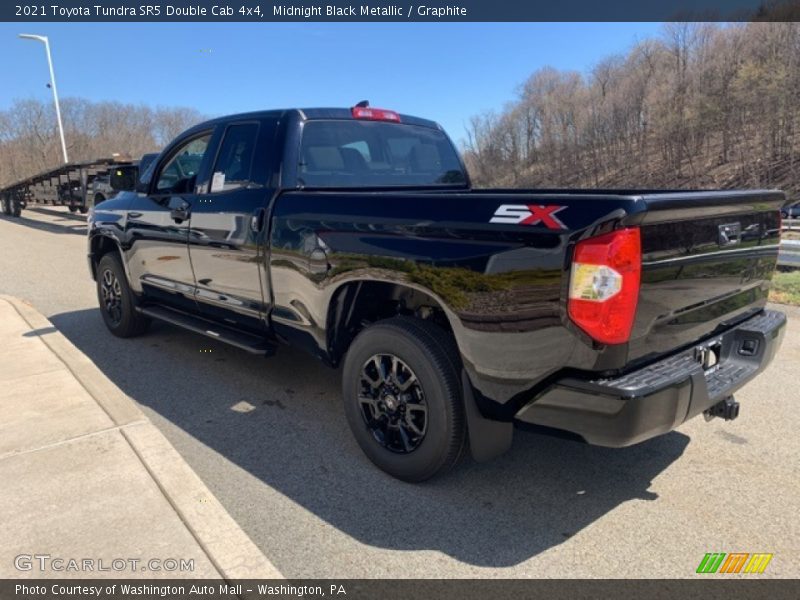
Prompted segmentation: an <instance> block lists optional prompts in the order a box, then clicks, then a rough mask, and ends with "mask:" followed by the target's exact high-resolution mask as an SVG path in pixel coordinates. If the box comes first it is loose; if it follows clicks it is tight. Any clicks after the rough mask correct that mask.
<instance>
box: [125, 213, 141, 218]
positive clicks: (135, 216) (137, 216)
mask: <svg viewBox="0 0 800 600" xmlns="http://www.w3.org/2000/svg"><path fill="white" fill-rule="evenodd" d="M141 216H142V213H140V212H129V213H128V218H129V219H138V218H139V217H141Z"/></svg>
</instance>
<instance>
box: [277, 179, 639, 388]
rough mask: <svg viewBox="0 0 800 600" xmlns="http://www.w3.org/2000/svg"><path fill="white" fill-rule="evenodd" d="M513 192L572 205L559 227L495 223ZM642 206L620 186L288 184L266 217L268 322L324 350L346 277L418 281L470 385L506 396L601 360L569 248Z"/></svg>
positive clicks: (518, 197) (517, 198)
mask: <svg viewBox="0 0 800 600" xmlns="http://www.w3.org/2000/svg"><path fill="white" fill-rule="evenodd" d="M509 203H512V204H520V203H525V204H534V203H535V204H537V205H562V206H565V207H566V208H564V210H562V211H560V212H559V213H558V214H559V217H560V220H561V222H562V223H563V225H564V228H557V229H553V228H549V227H547V226H545V225H544V224H541V223H540V224H538V225H506V224H497V223H490V222H489V221H490V219H491V218H492V216H493V215H494V214H495V211H497V209H498V207H500V206H501V205H503V204H509ZM637 213H638V204H637V202H636V201H634V200H631V199H629V198H621V197H597V196H591V197H582V196H580V195H570V196H569V197H567V196H566V195H546V196H542V195H538V196H537V195H534V194H526V193H519V192H517V193H515V194H513V195H512V194H502V193H500V194H491V193H488V192H486V193H476V192H465V193H453V192H447V193H400V192H374V193H368V192H287V193H284V194H282V195H281V196H279V197H278V199H277V200H276V202H275V205H274V208H273V214H272V220H271V248H270V257H269V264H270V273H271V279H272V289H273V297H274V309H273V313H272V321H273V326H274V327H275V328H276V331H277V332H278V333H280V334H281V335H284V336H286V337H289V338H292V339H293V341H295V342H299V343H300V344H301V345H304V346H306V347H310V348H311V349H312V350H314V351H316V353H318V354H319V355H321V356H323V357H324V355H325V353H326V352H327V321H328V306H329V304H330V301H331V298H332V296H333V294H334V293H335V292H336V290H337V289H339V288H340V286H342V285H344V284H346V283H348V282H352V281H359V280H364V281H376V280H377V281H387V282H392V283H398V284H402V285H404V286H408V287H410V288H414V289H419V290H423V291H425V292H426V293H428V294H429V295H431V296H433V297H434V298H435V299H436V300H437V301H438V302H439V304H440V305H441V306H442V307H443V308H444V310H445V312H446V314H447V317H448V319H449V321H450V324H451V326H452V328H453V331H454V333H455V336H456V339H457V342H458V345H459V348H460V351H461V356H462V360H463V362H464V365H465V367H466V369H467V372H468V373H469V375H470V377H471V379H472V381H473V384H474V385H475V386H476V387H477V388H478V391H480V392H481V393H482V394H483V395H485V396H487V397H489V398H491V399H494V400H497V401H499V402H501V403H503V402H506V401H508V400H509V399H511V398H512V397H514V396H515V395H516V394H519V393H521V392H524V391H525V390H526V389H528V388H530V386H531V384H532V382H536V381H539V380H541V379H543V378H545V377H547V375H549V374H551V373H553V372H555V371H556V370H559V369H563V368H564V367H567V366H574V367H576V368H592V366H593V365H594V364H595V363H596V361H597V349H596V348H594V347H593V345H592V344H591V342H587V340H586V339H585V336H583V335H582V334H581V333H580V332H579V331H577V330H576V329H575V328H574V327H573V326H572V325H571V323H570V322H569V321H568V320H567V318H566V306H565V304H564V301H563V298H565V293H564V289H565V286H566V284H567V277H568V265H569V257H570V253H571V247H572V244H573V243H574V241H575V240H577V239H579V238H580V237H581V236H584V235H591V234H594V233H601V232H603V231H604V229H607V228H610V227H612V226H613V225H614V223H617V222H620V221H624V222H632V221H634V220H635V219H636V218H638V216H639V215H638V214H637Z"/></svg>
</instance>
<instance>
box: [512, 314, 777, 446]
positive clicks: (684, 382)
mask: <svg viewBox="0 0 800 600" xmlns="http://www.w3.org/2000/svg"><path fill="white" fill-rule="evenodd" d="M785 326H786V316H785V315H784V314H783V313H781V312H777V311H771V310H765V311H764V312H762V313H759V314H758V315H756V316H755V317H752V318H751V319H748V320H747V321H745V322H743V323H741V324H739V325H738V326H736V327H734V328H733V329H730V330H728V331H726V332H725V333H723V334H721V335H718V336H715V337H714V338H712V339H710V340H706V341H704V342H703V343H702V344H699V345H698V346H697V347H695V348H691V349H689V350H686V351H683V352H679V353H677V354H674V355H672V356H670V357H668V358H665V359H662V360H660V361H658V362H656V363H653V364H651V365H648V366H646V367H643V368H641V369H638V370H636V371H633V372H631V373H628V374H626V375H622V376H620V377H617V378H613V379H594V380H590V379H578V378H565V379H562V380H559V381H557V382H556V383H554V384H553V385H552V386H550V387H549V388H547V389H546V390H545V391H544V392H542V393H541V394H539V395H538V396H537V397H536V398H534V399H533V400H532V401H531V402H529V403H528V404H526V405H525V406H524V407H523V408H522V409H521V410H520V411H519V412H518V413H517V414H516V416H515V418H516V419H517V420H519V421H522V422H526V423H531V424H535V425H542V426H546V427H552V428H556V429H561V430H564V431H569V432H571V433H574V434H577V435H579V436H581V437H582V438H583V439H585V440H586V441H587V442H589V443H591V444H596V445H600V446H612V447H621V446H629V445H631V444H636V443H638V442H641V441H643V440H646V439H649V438H652V437H654V436H657V435H660V434H662V433H666V432H668V431H670V430H672V429H674V428H675V427H677V426H678V425H680V424H681V423H683V422H684V421H686V420H687V419H690V418H692V417H694V416H696V415H698V414H700V413H702V412H703V411H704V410H706V409H708V408H710V407H711V406H713V405H714V404H717V403H718V402H720V401H722V400H724V399H725V398H727V397H728V396H731V395H732V394H733V393H734V392H735V391H736V390H738V389H739V388H741V387H742V386H743V385H744V384H745V383H747V382H748V381H750V380H751V379H752V378H753V377H755V376H756V375H758V374H759V373H760V372H761V371H763V370H764V369H765V368H766V366H767V365H768V364H769V363H770V362H771V361H772V359H773V357H774V356H775V353H776V352H777V350H778V348H779V347H780V345H781V342H782V341H783V335H784V332H785V329H786V327H785ZM710 346H713V347H714V348H715V349H716V350H717V351H718V355H719V362H718V363H717V365H716V366H714V367H711V368H709V369H706V370H704V369H703V366H702V365H701V363H700V362H699V360H698V358H697V356H698V352H699V351H700V350H701V349H703V348H707V347H710Z"/></svg>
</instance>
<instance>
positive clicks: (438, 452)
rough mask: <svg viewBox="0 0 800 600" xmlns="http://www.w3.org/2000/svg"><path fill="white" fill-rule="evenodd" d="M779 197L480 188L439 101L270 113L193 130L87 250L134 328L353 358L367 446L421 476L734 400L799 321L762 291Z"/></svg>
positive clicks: (383, 464) (127, 329)
mask: <svg viewBox="0 0 800 600" xmlns="http://www.w3.org/2000/svg"><path fill="white" fill-rule="evenodd" d="M784 203H785V198H784V195H783V194H782V193H781V192H778V191H764V190H755V191H689V192H687V191H649V190H563V189H551V190H544V189H532V190H524V189H517V190H504V189H502V190H501V189H492V190H480V189H473V188H471V186H470V180H469V176H468V174H467V171H466V169H465V167H464V164H463V162H462V160H461V158H460V157H459V155H458V153H457V151H456V149H455V148H454V146H453V144H452V143H451V142H450V140H449V139H448V137H447V136H446V135H445V133H444V132H443V131H442V129H441V128H440V127H439V126H438V125H437V124H436V123H433V122H431V121H428V120H425V119H420V118H416V117H411V116H407V115H400V114H398V113H396V112H393V111H389V110H382V109H375V108H370V107H369V106H368V105H365V104H364V103H362V104H360V105H358V106H356V107H353V108H346V109H326V108H315V109H303V110H300V109H292V110H272V111H264V112H255V113H249V114H242V115H234V116H228V117H223V118H220V119H215V120H212V121H208V122H206V123H203V124H201V125H197V126H196V127H193V128H192V129H190V130H189V131H187V132H185V133H183V134H182V135H180V136H179V137H178V138H177V139H175V140H174V141H173V142H172V143H171V144H170V145H169V146H168V147H167V148H166V149H165V150H164V151H163V152H162V153H161V155H160V156H159V157H158V159H156V160H155V161H153V163H152V164H151V165H150V167H149V168H148V169H147V170H146V171H145V172H144V173H143V174H142V175H141V179H140V181H139V183H138V186H137V190H136V191H135V192H123V193H121V194H120V195H119V196H117V197H116V198H114V199H111V200H108V201H106V202H104V203H103V204H102V205H100V206H99V207H97V208H96V210H95V211H94V213H93V214H92V216H91V219H90V227H89V266H90V269H91V272H92V275H93V277H94V278H95V280H96V282H97V292H98V298H99V303H100V309H101V314H102V316H103V319H104V320H105V323H106V325H107V326H108V329H109V330H110V331H111V332H112V333H113V334H115V335H117V336H120V337H130V336H134V335H138V334H141V333H143V332H144V331H145V329H146V328H147V325H148V323H149V321H150V320H151V319H160V320H163V321H167V322H170V323H173V324H175V325H178V326H180V327H184V328H186V329H189V330H193V331H196V332H198V333H199V334H203V335H206V336H210V337H212V338H214V339H217V340H220V341H223V342H227V343H229V344H233V345H235V346H238V347H240V348H242V349H244V350H246V351H249V352H254V353H259V354H267V355H268V354H270V353H272V352H273V351H274V350H275V349H276V348H277V347H279V346H280V345H282V344H293V345H296V346H300V347H302V348H304V349H306V350H307V351H308V352H309V353H311V354H313V355H314V356H316V357H318V358H319V359H321V360H323V361H325V362H326V363H327V364H329V365H331V366H338V365H341V366H342V388H343V397H344V412H345V415H346V417H347V420H348V422H349V425H350V427H351V429H352V432H353V434H354V436H355V438H356V440H357V441H358V444H359V445H360V446H361V448H362V449H363V451H364V452H365V453H366V455H367V456H368V457H369V458H370V459H371V460H372V461H373V462H374V463H375V464H376V465H378V466H379V467H380V468H382V469H384V470H385V471H387V472H388V473H390V474H392V475H394V476H395V477H399V478H401V479H404V480H408V481H421V480H424V479H426V478H429V477H431V476H433V475H435V474H437V473H440V472H442V471H444V470H446V469H447V468H449V467H451V466H452V465H453V464H454V463H455V462H456V461H457V460H458V458H459V456H461V455H462V454H463V452H464V451H465V449H466V448H467V447H469V448H470V450H471V452H472V454H473V456H474V457H476V458H477V459H479V460H485V459H488V458H491V457H492V456H496V455H498V454H499V453H501V452H503V451H505V450H506V449H507V448H508V447H509V445H510V443H511V436H512V429H513V424H514V423H515V422H516V423H527V424H530V425H535V426H538V427H541V428H546V429H547V430H557V431H560V432H563V433H567V434H569V435H571V436H573V437H576V438H579V439H582V440H584V441H586V442H589V443H592V444H600V445H605V446H625V445H629V444H634V443H637V442H640V441H642V440H645V439H648V438H651V437H653V436H656V435H659V434H662V433H665V432H667V431H670V430H671V429H673V428H675V427H677V426H678V425H680V424H681V423H683V422H684V421H685V420H687V419H689V418H691V417H694V416H696V415H699V414H700V413H705V415H706V416H707V417H712V416H720V417H724V418H728V419H730V418H734V417H736V416H737V414H738V411H739V404H738V403H737V402H736V401H735V400H734V399H733V393H734V392H735V391H736V390H737V389H738V388H740V387H741V386H742V385H743V384H745V383H746V382H747V381H749V380H750V379H752V378H753V377H754V376H755V375H756V374H758V373H759V372H760V371H762V370H763V369H764V368H765V366H766V365H767V364H768V363H769V362H770V360H771V359H772V358H773V355H774V354H775V352H776V351H777V349H778V347H779V345H780V342H781V339H782V334H783V331H784V325H785V322H786V319H785V316H784V315H783V314H782V313H779V312H775V311H771V310H766V309H765V304H766V302H767V293H768V290H769V286H770V279H771V277H772V273H773V269H774V267H775V263H776V257H777V254H778V244H779V239H780V212H779V211H780V209H781V207H782V206H783V205H784ZM745 232H747V234H746V235H745ZM264 368H266V369H268V368H269V365H268V363H265V366H264Z"/></svg>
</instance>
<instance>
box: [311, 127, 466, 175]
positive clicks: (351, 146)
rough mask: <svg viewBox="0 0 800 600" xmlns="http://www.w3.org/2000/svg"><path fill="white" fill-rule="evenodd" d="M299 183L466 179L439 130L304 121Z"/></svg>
mask: <svg viewBox="0 0 800 600" xmlns="http://www.w3.org/2000/svg"><path fill="white" fill-rule="evenodd" d="M298 182H299V183H300V184H301V185H304V186H308V187H384V186H386V187H389V186H427V185H454V184H464V183H466V176H465V174H464V170H463V169H462V168H461V163H460V161H459V159H458V155H457V154H456V151H455V148H453V145H452V144H451V143H450V140H448V139H447V136H445V135H444V133H442V132H441V131H438V130H436V129H430V128H428V127H420V126H417V125H405V124H397V123H385V122H377V121H356V120H353V121H309V122H308V123H306V124H305V127H304V128H303V139H302V142H301V144H300V164H299V166H298Z"/></svg>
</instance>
